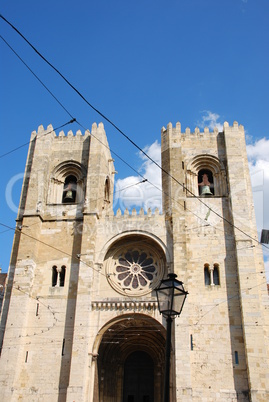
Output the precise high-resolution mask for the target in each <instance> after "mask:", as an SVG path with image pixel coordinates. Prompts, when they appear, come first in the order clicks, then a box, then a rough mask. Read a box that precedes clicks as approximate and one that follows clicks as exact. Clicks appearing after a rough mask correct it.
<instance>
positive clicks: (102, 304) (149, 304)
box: [92, 300, 158, 311]
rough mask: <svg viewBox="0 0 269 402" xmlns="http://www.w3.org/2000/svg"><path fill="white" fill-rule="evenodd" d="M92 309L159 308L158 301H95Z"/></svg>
mask: <svg viewBox="0 0 269 402" xmlns="http://www.w3.org/2000/svg"><path fill="white" fill-rule="evenodd" d="M92 309H93V310H96V311H102V310H106V311H107V310H110V311H117V310H119V311H122V310H124V311H126V310H138V311H155V310H157V309H158V303H157V301H113V300H107V301H93V302H92Z"/></svg>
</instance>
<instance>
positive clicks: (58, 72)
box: [0, 14, 269, 249]
mask: <svg viewBox="0 0 269 402" xmlns="http://www.w3.org/2000/svg"><path fill="white" fill-rule="evenodd" d="M0 17H1V18H2V19H3V20H4V21H5V22H6V23H7V24H9V25H10V26H11V27H12V28H13V29H14V30H15V31H16V32H17V33H18V34H19V35H20V36H21V37H22V38H23V39H24V40H25V41H26V42H27V44H28V45H29V46H30V47H31V48H32V49H33V50H34V51H35V52H36V53H37V54H38V55H39V56H40V57H41V58H42V59H43V60H44V61H45V62H46V63H47V64H48V65H49V66H50V67H51V68H52V69H53V70H54V71H56V72H57V74H59V75H60V76H61V78H63V79H64V81H65V82H66V83H67V84H68V85H69V86H70V87H71V88H72V89H73V90H74V91H75V92H76V93H77V94H78V95H79V96H80V97H81V98H82V99H83V100H84V101H85V102H86V103H87V104H88V105H89V106H90V107H91V108H92V109H93V110H94V111H95V112H97V113H98V114H99V115H100V116H101V117H103V118H104V119H105V120H106V121H107V122H108V123H109V124H111V125H112V126H113V127H114V128H115V129H116V130H117V131H118V132H119V133H120V134H122V135H123V136H124V137H125V138H126V139H127V140H128V141H129V142H130V143H131V144H132V145H134V146H135V147H136V148H137V149H138V150H139V151H140V152H141V153H142V154H144V155H145V156H146V157H147V158H148V159H149V160H150V161H151V162H152V163H154V164H155V165H156V166H157V167H158V168H159V169H160V170H161V171H162V172H163V173H165V174H166V175H168V176H169V177H170V178H171V179H172V180H174V181H175V182H176V183H177V184H178V185H180V186H181V187H182V188H183V189H184V190H186V192H187V193H189V194H191V195H192V196H193V197H194V198H196V199H197V200H198V201H199V202H200V203H202V204H203V205H204V206H206V207H207V208H208V209H209V210H210V211H212V213H214V214H215V215H217V216H218V217H219V218H221V219H222V220H224V221H225V222H226V223H228V224H229V225H230V226H231V227H233V228H234V229H236V230H238V231H239V232H241V233H242V234H244V235H245V236H247V237H248V238H250V239H251V240H253V241H255V242H257V243H258V244H261V245H262V246H263V247H264V248H266V249H269V247H267V246H266V245H265V244H264V243H260V242H259V240H257V239H256V238H254V237H252V236H250V235H249V234H248V233H246V232H245V231H243V230H242V229H240V228H239V227H237V226H235V225H234V224H233V223H232V222H230V221H229V220H228V219H226V218H225V217H224V216H222V215H221V214H219V213H218V212H216V211H215V210H213V209H212V208H210V207H209V206H208V205H207V204H206V203H205V202H204V201H203V200H201V198H200V197H197V196H196V195H195V194H194V193H193V192H192V191H190V190H189V189H188V188H187V187H186V186H185V185H184V184H182V183H180V182H179V181H178V180H177V179H176V178H175V177H174V176H173V175H171V174H170V172H168V171H166V170H165V169H164V168H162V166H161V165H159V164H158V163H157V162H156V161H155V160H154V159H153V158H151V157H150V156H149V155H148V154H147V153H146V152H145V151H144V150H143V149H142V148H141V147H139V146H138V145H137V144H136V143H135V142H134V141H133V140H132V139H131V138H130V137H129V136H127V135H126V134H125V133H124V132H123V131H122V130H121V129H120V128H119V127H118V126H117V125H115V124H114V123H113V122H112V121H111V120H110V119H108V118H107V117H106V116H105V115H104V114H103V113H102V112H100V111H99V110H98V109H97V108H95V107H94V106H93V105H92V104H91V103H90V102H89V101H88V100H87V99H86V98H85V97H84V96H83V95H82V94H81V93H80V92H79V91H78V90H77V89H76V88H75V87H74V86H73V85H72V84H71V83H70V81H69V80H67V79H66V78H65V76H64V75H63V74H62V73H61V72H60V71H59V70H58V69H56V68H55V67H54V66H53V65H52V64H51V63H50V62H49V61H48V60H47V59H46V58H45V57H44V56H43V55H42V54H41V53H40V52H39V51H38V50H37V49H36V48H35V47H34V46H33V45H32V44H31V43H30V42H29V41H28V40H27V39H26V38H25V36H24V35H22V33H21V32H20V31H19V30H18V29H17V28H16V27H15V26H14V25H13V24H11V23H10V22H9V21H8V20H7V19H6V18H5V17H4V16H3V15H1V14H0ZM9 47H10V46H9ZM10 48H11V47H10ZM11 49H12V48H11ZM12 50H13V49H12ZM14 53H15V54H16V52H14ZM16 55H17V54H16ZM18 57H19V56H18ZM24 64H25V63H24ZM27 67H28V66H27ZM29 70H30V71H31V72H32V70H31V69H30V68H29ZM34 75H35V74H34ZM35 77H36V78H37V79H38V80H39V78H38V77H37V76H36V75H35ZM39 81H40V82H41V83H42V81H41V80H39ZM42 85H43V86H44V87H45V88H46V89H47V87H46V86H45V85H44V84H43V83H42ZM47 90H48V89H47ZM48 91H49V90H48ZM49 92H50V91H49ZM50 93H51V92H50ZM51 94H52V93H51ZM52 96H53V97H54V95H53V94H52ZM54 98H55V97H54ZM55 99H56V100H57V98H55ZM57 101H58V100H57ZM58 103H59V104H60V105H61V106H62V104H61V103H60V102H58ZM62 107H63V106H62ZM64 109H65V108H64ZM65 110H66V109H65ZM80 125H81V124H80ZM81 126H82V125H81ZM82 127H83V126H82ZM85 130H86V129H85ZM111 152H112V151H111ZM113 153H114V154H115V155H116V156H117V157H118V158H119V159H120V160H121V161H123V162H124V163H126V164H127V166H128V167H130V168H131V169H132V170H134V171H135V172H136V173H137V174H139V173H138V172H137V171H136V170H135V169H133V168H132V167H131V166H130V165H129V164H128V163H127V162H125V161H124V160H123V159H122V158H121V157H119V155H117V154H116V153H115V152H113ZM139 175H140V176H141V177H143V176H142V175H141V174H139ZM151 184H152V183H151Z"/></svg>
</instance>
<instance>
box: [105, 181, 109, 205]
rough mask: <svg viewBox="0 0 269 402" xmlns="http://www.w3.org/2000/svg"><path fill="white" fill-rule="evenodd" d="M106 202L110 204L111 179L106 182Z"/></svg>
mask: <svg viewBox="0 0 269 402" xmlns="http://www.w3.org/2000/svg"><path fill="white" fill-rule="evenodd" d="M104 196H105V202H107V203H109V202H110V184H109V179H108V178H107V179H106V182H105V194H104Z"/></svg>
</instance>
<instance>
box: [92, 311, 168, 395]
mask: <svg viewBox="0 0 269 402" xmlns="http://www.w3.org/2000/svg"><path fill="white" fill-rule="evenodd" d="M164 363H165V329H164V327H163V326H162V325H161V324H160V323H159V322H158V321H156V320H155V319H153V318H151V317H148V316H146V315H145V314H139V313H134V314H128V315H123V316H121V318H120V319H119V317H118V318H117V322H115V323H114V324H112V325H111V326H110V327H109V328H107V329H106V331H105V332H104V333H103V335H102V340H101V342H100V345H99V350H98V358H97V366H98V375H97V376H95V378H96V382H98V384H95V386H94V389H95V395H94V398H93V400H94V401H103V402H112V401H113V402H119V401H122V402H140V401H142V402H161V396H162V393H163V383H162V378H163V370H164ZM97 377H98V379H97Z"/></svg>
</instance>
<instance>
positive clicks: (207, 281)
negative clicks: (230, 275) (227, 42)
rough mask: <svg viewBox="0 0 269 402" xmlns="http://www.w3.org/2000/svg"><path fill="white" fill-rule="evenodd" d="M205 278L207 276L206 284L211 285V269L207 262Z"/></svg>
mask: <svg viewBox="0 0 269 402" xmlns="http://www.w3.org/2000/svg"><path fill="white" fill-rule="evenodd" d="M204 278H205V285H206V286H209V285H210V271H209V265H208V264H205V266H204Z"/></svg>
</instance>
